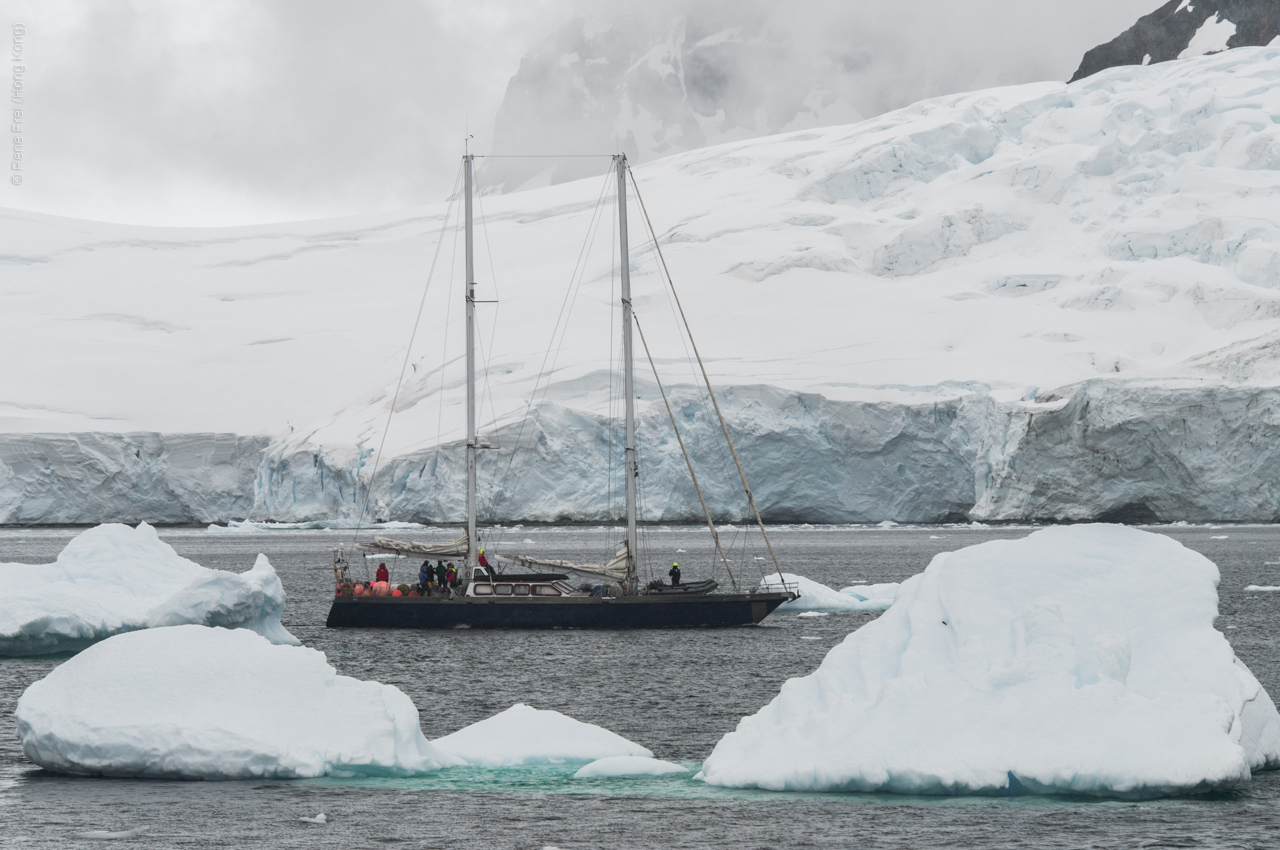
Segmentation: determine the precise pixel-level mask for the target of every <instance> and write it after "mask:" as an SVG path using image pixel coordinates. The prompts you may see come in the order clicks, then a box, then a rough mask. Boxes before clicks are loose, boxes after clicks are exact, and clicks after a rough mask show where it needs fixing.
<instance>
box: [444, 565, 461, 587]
mask: <svg viewBox="0 0 1280 850" xmlns="http://www.w3.org/2000/svg"><path fill="white" fill-rule="evenodd" d="M444 580H445V583H447V584H448V585H449V586H450V587H453V585H454V582H456V581H457V580H458V570H457V569H456V568H455V567H454V566H453V561H450V562H449V569H448V570H446V571H445V574H444Z"/></svg>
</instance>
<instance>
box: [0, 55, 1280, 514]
mask: <svg viewBox="0 0 1280 850" xmlns="http://www.w3.org/2000/svg"><path fill="white" fill-rule="evenodd" d="M1277 128H1280V48H1257V47H1252V48H1239V49H1232V50H1229V51H1227V52H1225V53H1221V54H1217V55H1209V56H1201V57H1197V58H1192V59H1186V60H1184V61H1179V62H1164V63H1160V64H1158V65H1151V66H1145V67H1144V66H1140V65H1135V66H1124V67H1116V68H1109V69H1106V70H1103V71H1100V72H1099V73H1096V74H1093V75H1091V76H1089V77H1087V78H1086V79H1083V80H1081V81H1079V82H1076V83H1072V84H1070V85H1067V84H1061V83H1037V84H1033V85H1026V86H1013V87H1006V88H997V89H988V90H984V91H977V92H971V93H967V94H963V95H954V96H948V97H943V98H937V99H933V100H927V101H921V102H919V103H917V104H914V105H912V106H910V107H907V108H905V109H900V110H897V111H895V112H891V113H886V114H884V115H880V116H878V117H876V118H874V119H871V120H868V121H864V122H862V123H859V124H854V125H849V126H843V127H826V128H819V129H813V130H806V131H802V132H792V133H786V134H783V135H778V136H773V137H769V138H760V139H750V140H746V141H741V142H734V143H730V144H725V145H720V146H718V147H712V148H702V149H699V150H696V151H691V152H687V153H683V154H678V155H675V156H671V157H668V158H667V159H663V160H659V161H656V162H652V163H646V164H645V165H643V166H637V167H636V168H635V169H634V171H635V175H636V178H637V181H638V183H639V185H640V186H641V187H642V191H643V193H644V198H645V203H646V204H647V210H648V211H649V212H650V213H651V214H652V219H653V220H654V222H655V224H656V227H657V229H658V238H659V240H660V241H661V242H662V244H663V246H664V249H663V251H664V256H665V260H666V262H667V265H668V266H669V267H670V269H671V271H672V274H673V276H674V278H675V279H676V281H677V282H678V284H679V286H680V293H681V295H680V297H681V302H682V304H683V305H684V309H685V310H686V311H687V313H688V315H689V317H690V323H691V325H692V327H693V329H694V332H695V333H696V334H697V337H698V345H699V347H700V349H701V351H702V353H703V355H704V360H705V364H706V367H707V370H708V372H709V373H710V376H711V379H712V381H713V382H714V383H715V385H716V386H718V387H721V388H722V390H721V394H722V396H723V397H722V405H723V407H724V408H725V414H726V417H727V419H728V421H729V425H730V428H731V429H732V431H733V433H734V438H735V440H736V441H737V443H738V447H739V450H740V454H741V456H742V458H743V463H744V465H745V467H746V471H747V473H748V476H749V478H750V480H751V482H752V485H753V488H754V489H755V492H756V495H757V497H758V500H759V503H760V506H761V508H762V510H763V512H764V513H765V515H766V517H767V518H769V519H771V520H774V521H787V520H804V521H811V522H823V521H826V522H878V521H882V520H895V521H915V522H927V521H941V520H960V519H978V520H1031V519H1074V520H1084V519H1118V520H1163V521H1171V520H1189V521H1190V520H1224V521H1229V520H1236V521H1272V520H1275V519H1277V518H1280V507H1278V506H1280V492H1277V489H1278V488H1277V486H1276V485H1275V483H1274V476H1273V475H1271V474H1270V472H1269V471H1270V470H1272V469H1275V468H1277V460H1278V458H1277V457H1276V452H1277V449H1276V446H1277V444H1278V443H1277V440H1276V436H1277V434H1276V417H1275V410H1276V407H1277V401H1278V400H1280V399H1277V391H1278V388H1280V216H1277V214H1276V205H1275V198H1276V197H1277V196H1280V129H1277ZM481 177H482V178H483V174H482V175H481ZM601 185H602V183H601V181H600V180H598V179H584V180H580V181H576V182H570V183H561V184H558V185H553V186H549V187H545V188H541V189H533V190H529V191H525V192H516V193H511V194H505V195H502V194H481V196H480V197H481V198H482V206H483V207H484V209H483V210H482V213H483V215H482V217H483V219H484V221H483V223H482V224H483V226H482V228H481V229H482V231H483V233H484V234H485V239H486V241H487V240H490V239H491V240H492V244H491V245H490V246H488V248H491V250H489V249H488V248H487V249H486V250H484V251H483V252H482V253H483V259H484V260H485V262H482V263H480V266H481V269H480V271H479V272H478V273H477V277H478V278H479V279H478V280H477V281H476V286H477V298H478V299H479V306H478V309H479V310H480V311H481V313H482V315H481V319H480V322H479V346H480V350H481V351H482V361H483V362H482V363H481V366H480V384H481V402H480V416H481V423H480V424H481V440H482V441H484V442H488V443H490V444H491V446H493V448H491V449H490V450H486V451H483V452H481V454H480V459H479V464H480V482H481V516H482V518H484V519H485V520H490V521H497V520H517V519H528V520H545V521H555V520H562V519H567V520H582V521H597V520H602V519H606V518H609V517H613V516H617V515H618V514H619V513H620V511H621V508H620V505H619V504H618V503H619V502H620V498H619V495H618V491H619V490H620V489H621V488H620V485H619V483H618V482H619V478H620V461H619V456H620V454H621V451H620V449H619V446H620V444H621V436H620V433H619V430H620V429H619V428H618V427H617V426H616V425H614V424H611V423H613V422H615V421H616V414H617V407H618V387H617V383H616V380H612V379H610V378H609V376H608V372H607V366H608V364H609V363H610V358H611V357H613V356H614V354H615V353H616V322H615V321H614V320H615V318H616V317H614V316H613V315H612V314H611V312H610V310H611V307H610V305H611V304H614V303H616V298H615V297H614V295H613V293H612V291H611V290H610V289H609V287H611V286H613V285H614V284H613V281H615V276H614V274H613V271H612V268H613V260H612V259H611V258H610V257H608V256H605V254H607V250H606V248H605V247H601V246H600V245H597V244H596V243H594V242H591V241H590V240H588V241H587V244H586V245H585V247H584V232H585V233H590V232H592V231H591V228H592V227H593V226H596V225H599V226H605V225H603V224H601V221H602V219H600V218H598V217H596V214H595V211H596V209H597V206H596V202H597V200H598V199H599V198H600V197H601ZM494 188H495V187H494V186H487V187H485V186H482V189H488V190H492V189H494ZM446 213H447V208H446V206H445V205H444V204H439V205H432V206H427V207H423V208H419V209H414V210H408V211H402V212H394V213H378V214H370V215H367V216H356V217H352V218H349V219H342V220H330V221H319V222H300V223H288V224H275V225H262V226H256V227H244V228H227V229H218V230H198V229H185V230H175V229H164V228H137V227H125V226H119V225H105V224H97V223H93V222H75V221H70V220H66V219H57V218H53V217H49V216H37V215H35V214H26V213H18V212H13V211H10V212H7V213H4V215H5V216H6V218H5V221H6V226H5V228H3V229H0V257H2V258H4V262H5V263H6V266H5V269H6V271H5V274H4V275H3V276H2V277H0V297H3V298H4V299H5V303H6V305H7V306H8V307H9V309H7V310H6V311H4V312H3V314H0V362H15V363H16V362H21V363H23V368H22V369H20V370H11V371H9V372H7V373H6V375H5V378H6V380H5V384H4V387H3V390H2V391H0V523H94V522H102V521H108V520H128V521H135V520H147V521H151V522H166V523H169V522H172V523H188V522H196V523H209V522H225V521H228V520H233V519H236V520H239V519H245V518H252V519H258V520H277V521H306V520H317V519H341V518H353V517H355V516H356V515H357V514H358V513H359V510H360V505H361V504H362V502H363V500H364V498H365V496H366V495H368V496H369V497H370V499H369V501H370V504H371V506H372V514H373V515H374V517H375V518H378V519H384V520H405V521H454V520H457V519H458V518H460V517H461V515H462V503H461V499H462V487H461V482H462V454H463V453H462V445H461V442H460V438H461V430H462V429H461V423H462V422H463V421H464V417H463V411H462V400H463V395H464V393H463V389H462V387H463V384H462V380H461V378H462V366H461V362H462V358H461V350H460V349H461V345H460V341H461V338H462V334H461V333H460V308H461V304H462V301H461V299H460V297H458V293H459V292H460V289H459V287H458V285H457V283H456V282H448V283H446V282H443V281H437V282H435V283H432V285H431V288H430V289H428V290H426V291H425V293H424V290H423V283H424V280H423V279H424V276H425V272H426V268H425V265H424V264H425V263H426V262H429V257H430V256H432V252H433V251H434V250H435V248H436V247H437V246H444V245H448V244H451V243H452V241H453V236H454V234H453V233H452V232H451V231H450V229H449V227H447V226H445V223H446V222H445V219H446ZM606 216H607V213H606ZM642 219H643V217H642V216H636V217H635V219H634V220H633V222H632V225H633V228H634V231H635V232H633V233H632V245H633V247H634V252H633V263H632V266H633V268H632V284H633V288H634V297H633V307H634V309H635V311H636V315H637V316H640V317H641V320H642V321H643V322H644V327H645V334H646V337H647V339H648V341H649V345H650V346H651V347H652V348H653V349H654V354H655V362H656V364H657V369H658V370H659V371H660V372H661V373H662V377H663V381H664V383H665V384H666V385H667V386H668V387H669V388H670V389H671V392H672V404H673V408H674V412H675V416H676V418H677V421H678V422H679V423H680V427H681V430H682V432H683V434H684V436H685V438H686V442H687V443H688V444H689V446H690V450H691V453H692V455H693V457H694V461H695V464H697V466H698V473H699V477H700V478H701V480H702V482H703V483H704V485H705V487H706V489H707V494H708V502H709V503H710V506H711V509H712V511H713V512H714V513H715V514H716V516H717V517H718V518H720V519H734V520H736V519H739V518H742V517H744V516H745V515H746V514H747V510H746V506H745V505H744V504H743V500H742V498H741V496H740V492H739V491H740V488H739V486H738V485H737V484H736V483H735V480H736V473H735V472H734V471H733V468H732V462H731V460H730V459H729V458H728V457H727V455H726V453H725V451H724V449H723V448H722V446H721V444H720V438H719V436H718V434H717V432H718V425H717V424H716V422H715V420H714V417H713V416H712V414H711V412H710V409H709V407H708V405H707V404H706V403H705V400H704V399H703V398H702V394H701V392H700V391H699V390H698V388H697V376H696V374H694V375H691V373H690V372H689V371H686V367H687V362H686V360H685V358H684V357H682V356H681V355H683V354H686V353H687V351H688V349H687V341H686V340H685V339H684V337H683V335H682V334H683V330H682V329H681V328H680V326H679V325H678V324H677V323H676V322H674V321H672V318H673V317H672V316H670V315H668V314H669V313H671V312H672V311H671V310H670V309H669V307H670V304H669V301H668V297H667V294H666V292H665V290H664V287H663V284H662V280H661V277H660V275H659V273H658V271H657V266H656V264H655V263H654V262H653V257H652V255H651V253H650V252H649V250H648V249H647V247H645V240H644V239H643V238H642V236H643V234H642V233H641V221H642ZM605 220H607V218H606V219H605ZM593 222H594V224H593ZM597 236H598V237H599V238H598V239H596V242H598V243H604V244H605V245H606V246H607V243H608V241H609V239H608V238H607V235H606V234H603V232H597ZM442 238H443V239H444V240H446V241H445V242H441V241H440V240H441V239H442ZM593 245H594V246H595V247H594V248H593V247H592V246H593ZM597 249H598V250H597ZM593 251H594V253H593ZM575 258H581V259H580V267H579V268H578V270H577V272H575V273H577V274H578V277H577V278H576V280H577V283H576V284H573V286H576V287H577V288H575V289H571V292H572V293H577V294H574V298H573V303H574V304H575V305H576V307H575V309H574V310H573V311H572V315H571V316H570V315H569V314H568V311H565V312H564V315H562V305H564V304H566V303H567V302H566V290H565V282H566V278H567V277H569V276H570V275H571V272H573V271H574V261H575ZM456 259H457V258H456V257H444V255H443V252H442V254H441V263H440V268H445V267H447V266H449V265H451V264H454V265H456ZM446 260H448V262H447V263H446V262H445V261H446ZM489 266H491V267H489ZM516 270H518V271H516ZM505 275H511V277H506V276H505ZM499 278H502V279H501V281H500V280H499ZM115 281H128V284H127V285H125V284H120V283H116V282H115ZM355 281H367V282H368V285H363V284H362V285H355V284H354V282H355ZM175 282H180V284H181V285H175ZM500 284H501V285H500ZM579 294H580V295H581V297H579ZM55 295H56V297H54V296H55ZM419 303H421V304H422V305H423V310H424V312H423V321H422V325H421V329H423V330H422V332H420V333H419V335H418V339H417V340H415V342H414V347H413V348H412V349H411V350H410V352H409V354H408V358H407V360H406V353H405V346H406V343H407V341H408V338H409V335H410V331H411V329H412V328H413V327H414V323H413V320H414V319H415V318H416V316H414V315H412V314H411V313H412V307H413V305H415V304H419ZM562 319H563V321H562ZM570 323H572V324H570ZM106 341H109V344H108V343H107V342H106ZM50 349H52V350H57V351H59V352H61V353H62V356H59V357H32V356H31V354H30V353H31V352H33V351H44V350H50ZM157 351H163V352H164V356H159V357H158V356H156V352H157ZM552 352H554V355H555V356H554V358H550V357H549V354H550V353H552ZM405 365H407V367H408V368H406V369H405V374H404V382H403V385H401V384H399V383H398V375H399V373H400V370H401V368H402V366H405ZM643 366H644V363H643V360H642V361H641V379H642V380H640V382H639V383H638V385H637V390H638V395H639V397H640V399H639V408H640V423H639V432H640V438H641V457H640V462H641V474H642V478H641V486H642V496H643V513H644V516H645V518H646V519H649V520H669V521H674V520H696V519H697V518H698V516H699V509H698V506H697V500H696V498H695V496H694V493H693V491H692V489H691V486H690V485H689V483H688V481H687V478H686V474H685V472H684V470H683V461H682V460H681V458H680V455H679V452H678V450H677V447H676V444H675V440H674V435H673V433H672V431H671V427H670V424H669V423H668V422H667V420H666V412H665V409H664V408H663V406H662V404H661V400H660V399H659V398H658V396H657V393H656V388H655V386H654V385H653V384H651V383H649V382H648V381H649V378H648V375H647V374H646V373H645V370H644V368H643ZM397 388H399V391H398V393H397ZM392 407H394V413H395V416H394V417H392V418H391V419H390V423H391V424H390V429H389V430H387V423H388V421H389V420H388V414H389V413H390V412H392V411H391V408H392ZM522 421H523V422H525V424H524V425H523V426H522V425H521V422H522ZM384 439H385V448H383V449H382V450H381V453H380V447H383V446H384ZM517 450H518V454H517V455H516V456H515V457H514V458H513V453H515V452H517ZM375 459H376V466H377V469H376V472H375V470H374V467H375Z"/></svg>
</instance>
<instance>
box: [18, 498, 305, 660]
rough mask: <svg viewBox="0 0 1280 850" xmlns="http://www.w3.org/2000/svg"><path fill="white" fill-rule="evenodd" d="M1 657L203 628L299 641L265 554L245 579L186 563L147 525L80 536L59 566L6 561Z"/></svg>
mask: <svg viewBox="0 0 1280 850" xmlns="http://www.w3.org/2000/svg"><path fill="white" fill-rule="evenodd" d="M0 586H3V587H4V588H5V592H4V595H3V596H0V655H40V654H45V653H50V652H67V651H75V650H79V649H82V648H84V647H86V646H88V645H89V644H91V643H93V642H94V641H98V640H102V639H103V638H106V637H110V636H111V635H114V634H118V633H120V632H129V631H136V630H138V629H147V628H155V627H158V626H176V625H182V624H184V623H198V624H202V625H207V626H225V627H227V628H246V629H251V630H253V631H255V632H258V633H259V634H261V635H262V636H264V637H266V638H268V639H269V640H271V641H272V642H274V643H281V644H295V645H296V644H297V643H298V641H297V639H296V638H294V636H293V635H291V634H289V632H288V631H286V630H285V628H284V627H283V626H282V625H280V612H281V611H282V610H283V609H284V604H285V594H284V588H283V587H281V585H280V579H279V577H278V576H276V572H275V570H274V569H272V567H271V563H270V562H269V561H268V560H267V558H266V556H265V555H259V556H258V560H257V562H256V563H255V564H254V565H253V569H251V570H249V571H248V572H245V573H232V572H228V571H226V570H211V569H206V568H205V567H202V566H200V565H199V564H197V563H195V562H193V561H189V560H187V559H186V558H183V557H180V556H179V555H178V553H177V552H175V551H174V550H173V547H172V546H170V545H169V544H167V543H165V542H164V541H162V540H161V539H160V537H159V535H157V534H156V530H155V529H154V528H152V527H151V526H149V525H147V524H146V523H142V524H141V525H139V526H138V527H137V528H130V527H129V526H127V525H117V524H110V525H100V526H98V527H96V528H91V529H89V530H88V531H85V532H83V533H81V534H80V535H79V536H77V537H76V538H75V539H73V540H72V541H71V542H70V543H68V544H67V546H66V548H65V549H63V550H62V552H61V553H60V554H59V555H58V559H57V561H55V562H54V563H52V564H0Z"/></svg>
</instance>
